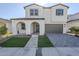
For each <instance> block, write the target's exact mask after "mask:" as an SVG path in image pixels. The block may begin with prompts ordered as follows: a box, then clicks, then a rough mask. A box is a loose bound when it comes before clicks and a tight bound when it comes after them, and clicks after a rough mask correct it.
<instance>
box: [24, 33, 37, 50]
mask: <svg viewBox="0 0 79 59" xmlns="http://www.w3.org/2000/svg"><path fill="white" fill-rule="evenodd" d="M37 47H38V35H36V34H34V35H32V37H31V38H30V40H29V42H28V43H27V44H26V46H25V48H37Z"/></svg>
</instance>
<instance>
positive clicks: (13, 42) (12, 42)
mask: <svg viewBox="0 0 79 59" xmlns="http://www.w3.org/2000/svg"><path fill="white" fill-rule="evenodd" d="M29 39H30V37H29V36H19V37H18V36H16V37H11V38H10V39H8V40H7V41H5V42H4V43H1V44H0V46H1V47H24V46H25V45H26V43H27V42H28V41H29Z"/></svg>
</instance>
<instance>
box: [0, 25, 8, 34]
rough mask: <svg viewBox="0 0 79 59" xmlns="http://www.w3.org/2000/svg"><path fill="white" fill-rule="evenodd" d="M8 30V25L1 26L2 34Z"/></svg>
mask: <svg viewBox="0 0 79 59" xmlns="http://www.w3.org/2000/svg"><path fill="white" fill-rule="evenodd" d="M6 32H7V28H6V26H2V27H0V34H1V35H3V34H5V33H6Z"/></svg>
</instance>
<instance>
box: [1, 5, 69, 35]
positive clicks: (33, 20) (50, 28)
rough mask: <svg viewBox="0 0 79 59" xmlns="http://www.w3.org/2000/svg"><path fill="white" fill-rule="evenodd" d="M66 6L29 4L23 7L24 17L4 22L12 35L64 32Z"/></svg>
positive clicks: (65, 27)
mask: <svg viewBox="0 0 79 59" xmlns="http://www.w3.org/2000/svg"><path fill="white" fill-rule="evenodd" d="M68 8H69V7H68V6H66V5H63V4H57V5H54V6H51V7H43V6H40V5H38V4H30V5H28V6H25V7H24V10H25V18H12V19H10V20H8V22H7V20H5V21H6V22H5V24H7V25H6V26H7V28H8V31H11V32H12V33H13V34H14V35H17V34H26V35H31V34H33V33H38V34H39V35H44V34H45V33H66V32H67V15H68V14H67V11H68ZM0 22H1V20H0Z"/></svg>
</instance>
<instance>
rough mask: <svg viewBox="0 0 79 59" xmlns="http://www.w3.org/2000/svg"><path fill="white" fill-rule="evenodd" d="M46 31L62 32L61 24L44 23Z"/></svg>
mask: <svg viewBox="0 0 79 59" xmlns="http://www.w3.org/2000/svg"><path fill="white" fill-rule="evenodd" d="M45 32H46V33H51V32H52V33H63V24H46V25H45Z"/></svg>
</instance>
